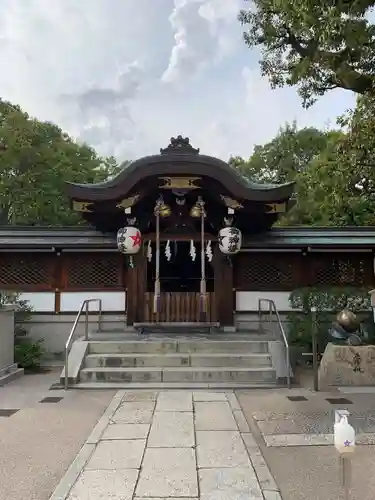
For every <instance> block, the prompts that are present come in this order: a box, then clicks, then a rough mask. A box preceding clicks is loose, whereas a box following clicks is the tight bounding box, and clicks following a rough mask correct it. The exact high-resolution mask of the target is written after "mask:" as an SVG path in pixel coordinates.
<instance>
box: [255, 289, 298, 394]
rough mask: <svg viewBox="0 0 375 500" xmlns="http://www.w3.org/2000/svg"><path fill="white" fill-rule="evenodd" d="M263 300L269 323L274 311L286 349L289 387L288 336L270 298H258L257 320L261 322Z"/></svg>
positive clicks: (289, 383)
mask: <svg viewBox="0 0 375 500" xmlns="http://www.w3.org/2000/svg"><path fill="white" fill-rule="evenodd" d="M263 302H265V303H267V304H268V312H269V321H270V323H271V321H272V319H271V318H272V312H274V313H275V316H276V319H277V323H278V325H279V328H280V332H281V336H282V338H283V341H284V345H285V350H286V374H287V375H286V379H287V384H288V389H290V387H291V377H290V350H289V342H288V337H287V334H286V333H285V330H284V327H283V324H282V322H281V319H280V315H279V312H278V310H277V308H276V304H275V302H274V301H273V300H271V299H258V314H259V321H260V322H262V303H263Z"/></svg>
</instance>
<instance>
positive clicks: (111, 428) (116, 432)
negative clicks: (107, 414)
mask: <svg viewBox="0 0 375 500" xmlns="http://www.w3.org/2000/svg"><path fill="white" fill-rule="evenodd" d="M150 427H151V426H150V424H110V425H108V426H107V428H106V429H105V431H104V432H103V434H102V440H111V439H146V438H147V436H148V433H149V431H150Z"/></svg>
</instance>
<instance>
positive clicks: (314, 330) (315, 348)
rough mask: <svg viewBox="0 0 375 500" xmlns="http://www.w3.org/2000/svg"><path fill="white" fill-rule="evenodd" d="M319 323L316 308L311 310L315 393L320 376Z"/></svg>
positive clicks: (317, 389)
mask: <svg viewBox="0 0 375 500" xmlns="http://www.w3.org/2000/svg"><path fill="white" fill-rule="evenodd" d="M317 335H318V332H317V323H316V308H315V307H312V308H311V337H312V351H313V374H314V391H316V392H318V391H319V375H318V366H319V362H318V358H319V352H318V339H317Z"/></svg>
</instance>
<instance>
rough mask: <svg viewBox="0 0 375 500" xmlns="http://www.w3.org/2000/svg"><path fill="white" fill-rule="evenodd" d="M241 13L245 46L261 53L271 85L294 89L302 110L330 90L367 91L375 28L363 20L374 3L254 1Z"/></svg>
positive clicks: (374, 68) (372, 75)
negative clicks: (256, 49)
mask: <svg viewBox="0 0 375 500" xmlns="http://www.w3.org/2000/svg"><path fill="white" fill-rule="evenodd" d="M252 3H253V8H252V9H251V10H242V11H241V12H240V15H239V21H240V22H241V23H242V25H243V26H245V27H246V32H245V33H244V39H245V43H246V44H247V45H248V46H249V47H250V48H260V49H261V56H262V57H261V61H260V67H261V72H262V74H263V76H267V77H268V78H269V80H270V83H271V86H272V87H282V86H284V85H292V86H294V85H296V86H297V87H298V91H299V94H300V95H301V97H302V102H303V106H304V107H309V106H311V105H312V104H313V103H314V101H315V100H316V98H317V97H318V96H321V95H323V94H324V93H326V92H327V91H328V90H331V89H334V88H344V89H348V90H352V91H353V92H356V93H358V94H365V93H367V92H370V93H372V92H373V91H374V82H375V50H374V49H375V29H374V25H372V24H371V23H370V22H369V21H368V20H367V19H366V16H367V14H368V11H369V9H370V8H371V7H373V6H374V5H375V2H374V1H373V2H368V1H364V0H363V1H361V0H358V1H351V2H346V1H344V0H342V1H339V0H338V1H334V0H324V1H323V0H320V1H318V0H300V1H299V2H290V1H289V0H254V1H253V2H252Z"/></svg>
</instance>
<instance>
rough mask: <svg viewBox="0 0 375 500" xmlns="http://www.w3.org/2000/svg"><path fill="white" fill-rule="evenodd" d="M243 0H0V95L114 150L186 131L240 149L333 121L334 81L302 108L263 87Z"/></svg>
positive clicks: (344, 95) (132, 151)
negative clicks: (241, 19) (246, 39)
mask: <svg viewBox="0 0 375 500" xmlns="http://www.w3.org/2000/svg"><path fill="white" fill-rule="evenodd" d="M247 6H248V3H247V2H245V1H244V0H53V1H51V0H27V1H26V0H0V57H1V61H2V71H1V74H0V95H1V96H2V97H3V98H5V99H8V100H11V101H13V102H15V103H18V104H20V105H21V106H22V107H23V108H24V109H25V110H26V111H28V112H29V113H30V114H32V115H34V116H37V117H38V118H41V119H47V120H51V121H54V122H57V123H58V124H60V125H61V126H62V127H63V128H64V129H66V130H67V131H68V132H69V133H71V134H72V135H73V136H74V137H76V138H80V139H82V140H86V141H87V142H89V143H90V144H92V145H93V146H94V147H95V148H96V149H97V150H98V151H99V152H100V153H102V154H114V155H115V156H116V157H118V158H119V159H120V160H123V159H134V158H136V157H139V156H143V155H146V154H150V153H151V154H152V153H155V152H157V151H158V150H159V148H160V147H164V146H165V145H167V143H168V142H169V138H170V137H171V136H174V135H178V134H182V135H184V136H190V137H191V142H192V143H193V145H194V146H195V147H199V148H200V149H201V151H202V152H204V153H206V154H212V155H216V156H219V157H221V158H223V159H225V160H226V159H228V157H229V155H231V154H232V155H241V156H245V157H248V156H249V155H250V154H251V151H252V148H253V146H254V145H255V144H260V143H264V142H266V141H267V140H270V139H272V137H274V135H275V134H276V133H277V130H278V129H279V127H280V126H282V125H283V124H285V123H286V122H291V121H293V120H297V123H298V124H299V125H300V126H306V125H314V126H317V127H322V128H326V127H328V126H332V127H333V126H335V120H336V117H337V116H338V115H340V114H342V113H343V112H344V111H345V110H346V109H347V108H349V107H351V106H352V105H353V103H354V96H353V95H352V94H351V93H350V92H344V91H334V92H332V93H330V94H329V95H327V96H325V97H324V98H322V99H321V100H320V101H319V102H318V103H317V104H316V105H315V106H313V107H312V108H311V109H309V110H308V111H305V110H303V108H302V106H301V102H300V99H299V97H298V96H297V94H296V91H295V89H277V90H271V89H270V87H269V84H268V81H267V80H265V79H262V78H261V76H260V72H259V66H258V59H259V54H258V53H257V52H256V51H254V50H249V49H248V48H247V47H246V46H245V45H244V43H243V41H242V27H241V26H240V24H239V23H238V21H237V13H238V11H239V9H240V8H243V7H247Z"/></svg>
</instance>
